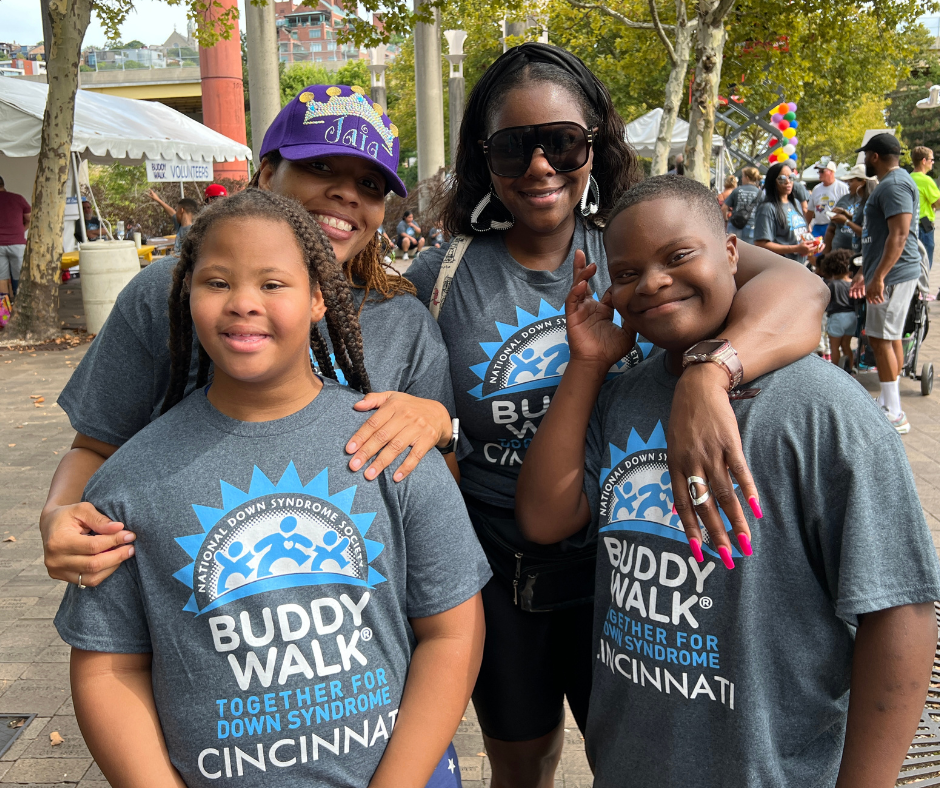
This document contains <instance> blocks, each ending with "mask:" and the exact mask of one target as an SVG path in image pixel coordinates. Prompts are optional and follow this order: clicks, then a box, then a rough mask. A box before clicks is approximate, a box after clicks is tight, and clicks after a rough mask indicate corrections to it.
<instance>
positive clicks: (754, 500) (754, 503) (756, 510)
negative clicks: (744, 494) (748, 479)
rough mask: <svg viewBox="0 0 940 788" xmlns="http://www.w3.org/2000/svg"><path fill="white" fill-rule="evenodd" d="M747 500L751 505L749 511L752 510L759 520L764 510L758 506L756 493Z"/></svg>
mask: <svg viewBox="0 0 940 788" xmlns="http://www.w3.org/2000/svg"><path fill="white" fill-rule="evenodd" d="M747 502H748V503H749V504H750V505H751V511H752V512H754V516H755V517H756V518H757V519H758V520H760V519H761V517H763V516H764V512H763V511H762V510H761V508H760V503H759V502H758V500H757V496H756V495H752V496H751V497H750V498H748V499H747Z"/></svg>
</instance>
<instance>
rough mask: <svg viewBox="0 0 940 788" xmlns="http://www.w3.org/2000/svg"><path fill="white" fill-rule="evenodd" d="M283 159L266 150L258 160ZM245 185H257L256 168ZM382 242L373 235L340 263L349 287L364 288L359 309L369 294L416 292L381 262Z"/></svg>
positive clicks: (387, 296) (258, 172)
mask: <svg viewBox="0 0 940 788" xmlns="http://www.w3.org/2000/svg"><path fill="white" fill-rule="evenodd" d="M283 160H284V159H283V157H282V156H281V154H280V153H278V152H277V151H271V152H270V153H266V154H265V155H264V158H263V159H262V161H267V162H268V166H269V167H271V168H272V169H275V170H276V169H277V168H278V167H279V166H280V164H281V162H282V161H283ZM248 185H249V186H254V187H257V188H261V168H260V167H259V168H258V169H257V170H255V174H254V175H253V176H252V177H251V180H250V181H249V182H248ZM384 244H385V242H384V239H382V238H380V237H379V236H378V235H375V236H374V237H373V238H372V240H370V241H369V243H368V244H366V246H365V248H364V249H363V250H362V251H361V252H359V254H357V255H356V256H355V257H353V258H352V260H347V261H346V262H344V263H343V264H342V265H343V272H344V273H345V274H346V281H347V282H348V283H349V286H350V287H352V288H355V289H356V290H365V296H364V297H363V299H362V303H361V304H360V305H359V311H360V312H361V311H362V307H363V306H364V305H365V302H366V301H367V300H368V299H369V296H370V294H371V293H376V294H377V296H378V298H376V299H375V300H376V301H387V300H388V299H390V298H393V297H394V296H397V295H402V294H405V293H407V294H408V295H417V294H418V290H417V289H416V288H415V286H414V285H413V284H412V283H411V282H409V281H408V280H407V279H405V277H403V276H401V275H400V274H399V273H397V272H396V271H395V269H394V268H392V267H391V266H390V265H388V264H387V263H385V262H384V261H385V256H386V254H387V253H388V250H387V249H385V248H384Z"/></svg>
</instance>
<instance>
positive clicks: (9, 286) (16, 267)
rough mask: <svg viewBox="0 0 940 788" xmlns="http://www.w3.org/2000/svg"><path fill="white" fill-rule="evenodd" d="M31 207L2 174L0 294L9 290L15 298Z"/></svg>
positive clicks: (11, 296)
mask: <svg viewBox="0 0 940 788" xmlns="http://www.w3.org/2000/svg"><path fill="white" fill-rule="evenodd" d="M32 210H33V209H32V208H31V207H30V204H29V203H28V202H27V201H26V199H25V198H24V197H23V196H22V195H19V194H16V193H15V192H8V191H7V190H6V187H5V185H4V182H3V178H0V298H2V297H3V295H4V294H6V295H8V296H10V299H11V300H12V299H13V296H14V294H15V293H16V289H17V282H19V278H20V271H21V269H22V268H23V253H24V252H25V251H26V229H27V228H28V227H29V218H30V214H31V212H32Z"/></svg>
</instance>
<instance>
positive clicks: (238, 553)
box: [215, 542, 255, 594]
mask: <svg viewBox="0 0 940 788" xmlns="http://www.w3.org/2000/svg"><path fill="white" fill-rule="evenodd" d="M244 550H245V548H244V546H243V545H242V543H241V542H232V543H231V544H230V545H229V546H228V555H224V554H223V553H222V551H221V550H216V553H215V560H216V561H218V562H219V563H220V564H221V565H222V571H221V572H219V579H218V582H217V584H216V593H217V594H224V593H225V592H226V591H228V590H229V589H228V581H229V578H230V577H232V576H233V575H240V576H241V578H242V581H241V583H236V584H235V585H234V586H232V587H233V588H235V587H237V586H240V585H242V584H243V583H245V581H247V580H248V578H249V577H251V573H252V572H254V571H255V570H254V569H252V568H251V567H250V566H248V564H249V563H250V562H251V559H252V558H254V557H255V554H254V553H253V552H251V551H250V550H249V551H248V552H244Z"/></svg>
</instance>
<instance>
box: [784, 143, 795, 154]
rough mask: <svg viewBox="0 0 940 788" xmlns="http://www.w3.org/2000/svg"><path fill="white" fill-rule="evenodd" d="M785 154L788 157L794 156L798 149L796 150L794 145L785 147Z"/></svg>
mask: <svg viewBox="0 0 940 788" xmlns="http://www.w3.org/2000/svg"><path fill="white" fill-rule="evenodd" d="M783 152H784V153H786V154H787V156H792V155H793V154H794V153H796V148H794V147H793V146H792V145H784V146H783Z"/></svg>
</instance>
